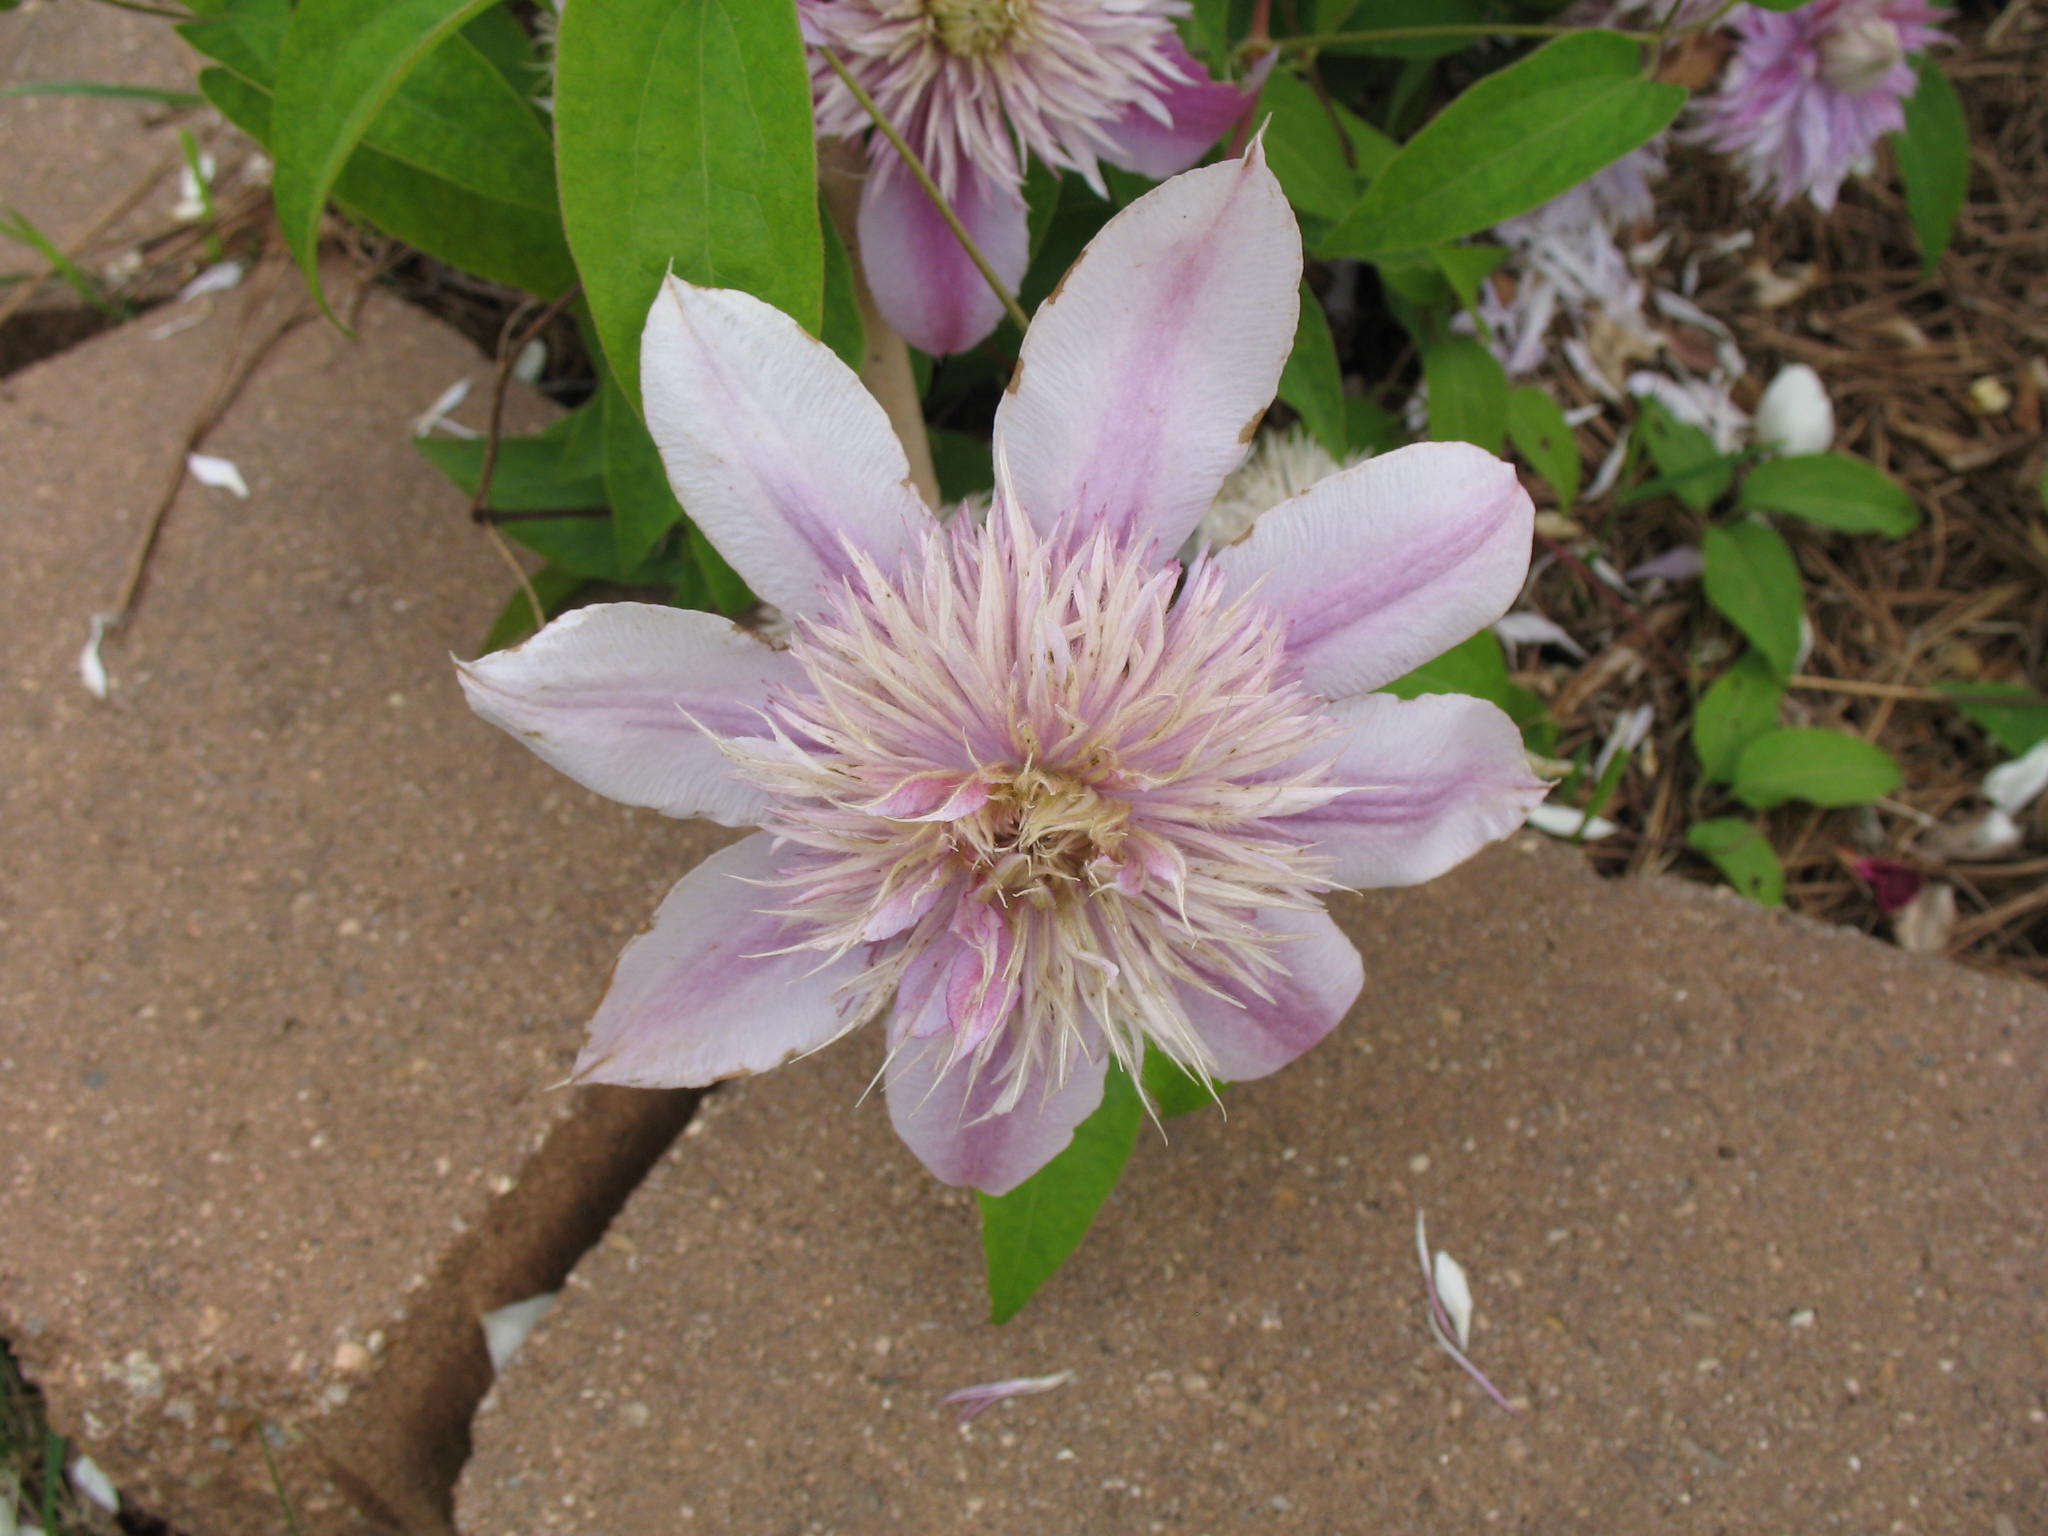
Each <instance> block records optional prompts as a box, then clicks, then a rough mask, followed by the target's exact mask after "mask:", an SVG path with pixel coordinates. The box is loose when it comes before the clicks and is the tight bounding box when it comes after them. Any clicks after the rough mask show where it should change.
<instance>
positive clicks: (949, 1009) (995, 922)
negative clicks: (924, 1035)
mask: <svg viewBox="0 0 2048 1536" xmlns="http://www.w3.org/2000/svg"><path fill="white" fill-rule="evenodd" d="M946 926H947V930H948V931H949V932H950V933H951V934H952V935H953V937H955V938H956V939H958V940H959V941H960V945H961V948H960V952H959V954H958V955H957V956H956V958H955V959H954V961H953V964H952V966H951V968H950V969H949V970H948V971H947V973H946V988H945V992H946V1022H947V1023H948V1024H950V1025H951V1026H952V1029H953V1054H954V1056H955V1057H956V1058H965V1057H966V1056H968V1055H969V1054H970V1053H971V1052H973V1051H974V1050H976V1049H977V1048H978V1047H979V1046H980V1045H981V1042H982V1041H984V1040H986V1039H987V1038H988V1035H989V1031H990V1030H992V1029H994V1028H995V1027H996V1026H997V1025H998V1024H1000V1023H1002V1022H1003V1020H1004V1019H1006V1018H1007V1017H1009V1014H1010V1010H1011V1009H1012V1008H1014V1007H1015V1006H1016V1005H1017V995H1018V992H1019V990H1020V986H1019V982H1018V977H1017V965H1016V962H1017V960H1018V958H1019V956H1018V954H1017V935H1016V931H1015V930H1014V929H1013V928H1012V927H1011V926H1010V924H1009V922H1008V921H1007V920H1006V919H1005V917H1004V915H1003V914H1001V913H999V912H998V911H997V910H996V909H995V906H994V905H993V904H992V903H990V902H986V901H971V900H970V901H963V902H961V903H960V905H959V906H958V907H957V908H956V909H955V910H954V913H953V919H952V921H951V922H950V923H948V924H947V925H946Z"/></svg>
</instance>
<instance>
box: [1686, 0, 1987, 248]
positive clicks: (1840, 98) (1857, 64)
mask: <svg viewBox="0 0 2048 1536" xmlns="http://www.w3.org/2000/svg"><path fill="white" fill-rule="evenodd" d="M1940 14H1941V13H1940V10H1939V8H1937V7H1936V6H1934V5H1932V4H1930V3H1929V0H1812V3H1811V4H1809V5H1804V6H1801V7H1800V8H1799V9H1798V10H1794V11H1767V10H1765V9H1764V8H1763V7H1761V6H1756V5H1745V6H1743V7H1741V8H1740V9H1739V10H1737V11H1736V13H1735V14H1734V15H1733V16H1731V17H1730V18H1729V24H1730V25H1731V26H1732V27H1734V29H1735V31H1736V33H1737V35H1738V41H1737V42H1736V45H1735V54H1734V56H1733V57H1732V58H1731V59H1730V60H1729V61H1728V68H1727V72H1726V74H1725V75H1724V76H1723V77H1722V81H1721V85H1720V88H1719V89H1718V90H1717V91H1715V92H1714V94H1713V95H1711V96H1709V97H1707V98H1706V99H1705V100H1704V101H1702V102H1701V103H1700V108H1699V117H1698V122H1697V126H1696V129H1695V131H1694V136H1695V137H1696V138H1698V139H1699V140H1701V141H1702V142H1704V143H1706V144H1708V145H1710V146H1712V147H1713V148H1714V149H1716V150H1719V151H1720V152H1722V153H1724V154H1728V155H1732V156H1733V157H1734V158H1735V160H1736V163H1737V164H1739V165H1740V166H1741V167H1742V170H1743V173H1744V174H1745V175H1746V176H1747V177H1748V178H1749V189H1750V191H1751V192H1752V193H1753V194H1755V195H1757V196H1762V195H1763V194H1765V193H1769V194H1770V195H1771V197H1772V199H1773V201H1775V202H1776V203H1777V205H1778V206H1779V207H1781V208H1782V207H1784V206H1785V205H1786V204H1788V203H1790V202H1791V201H1792V200H1793V199H1795V198H1797V197H1798V196H1799V195H1800V194H1802V193H1804V194H1805V195H1806V196H1807V197H1809V198H1811V199H1812V200H1813V205H1814V206H1815V207H1816V208H1818V209H1820V210H1821V211H1822V212H1823V213H1825V212H1826V211H1828V210H1829V209H1831V208H1833V207H1834V206H1835V197H1836V195H1837V194H1838V193H1839V192H1840V191H1841V189H1842V182H1843V180H1844V179H1845V178H1846V177H1847V176H1848V175H1849V173H1850V172H1851V171H1852V170H1855V169H1857V167H1858V166H1859V165H1861V164H1863V163H1864V162H1866V161H1868V160H1869V158H1870V156H1871V154H1872V152H1873V151H1875V150H1876V148H1877V141H1878V140H1879V139H1880V138H1882V137H1883V136H1884V135H1885V134H1887V133H1891V132H1894V131H1896V130H1897V129H1899V128H1902V127H1904V126H1905V122H1906V108H1905V102H1906V98H1907V97H1908V96H1910V95H1912V93H1913V87H1914V76H1913V66H1912V65H1911V64H1909V63H1908V62H1907V56H1908V55H1909V54H1913V53H1917V52H1918V51H1920V50H1921V49H1923V48H1926V47H1929V46H1930V45H1932V44H1934V43H1938V42H1946V41H1947V40H1948V39H1947V36H1946V34H1944V33H1943V32H1941V31H1940V30H1939V29H1938V28H1937V27H1936V26H1935V25H1934V23H1935V21H1936V20H1937V19H1938V18H1939V16H1940Z"/></svg>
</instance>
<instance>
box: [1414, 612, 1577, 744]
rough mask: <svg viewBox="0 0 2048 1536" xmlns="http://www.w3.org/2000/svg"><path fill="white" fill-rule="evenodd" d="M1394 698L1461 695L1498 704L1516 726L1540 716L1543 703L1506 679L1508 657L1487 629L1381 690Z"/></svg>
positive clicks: (1524, 724) (1491, 632)
mask: <svg viewBox="0 0 2048 1536" xmlns="http://www.w3.org/2000/svg"><path fill="white" fill-rule="evenodd" d="M1383 691H1385V692H1387V693H1391V694H1392V695H1393V696H1394V697H1395V698H1397V699H1417V698H1420V697H1422V695H1423V694H1425V693H1464V694H1470V695H1471V696H1472V697H1473V698H1475V699H1485V700H1487V701H1488V702H1489V703H1493V704H1497V705H1499V706H1500V707H1501V708H1502V709H1503V710H1505V711H1506V712H1507V716H1508V718H1509V719H1511V720H1513V721H1514V722H1515V724H1517V725H1521V726H1526V725H1529V724H1531V723H1533V722H1534V721H1536V720H1538V719H1540V718H1541V717H1542V715H1543V701H1542V700H1541V699H1540V698H1538V697H1537V696H1536V695H1535V694H1534V693H1532V692H1530V691H1529V690H1528V689H1527V688H1524V687H1522V686H1521V685H1520V684H1518V683H1517V682H1515V680H1514V679H1513V678H1511V677H1510V676H1508V662H1507V657H1506V655H1505V654H1503V652H1502V651H1501V648H1500V640H1499V639H1498V638H1497V637H1496V636H1495V635H1494V633H1493V631H1492V630H1490V629H1482V630H1481V631H1479V633H1478V634H1476V635H1474V636H1473V637H1472V638H1471V639H1469V640H1465V641H1461V642H1460V643H1459V644H1457V645H1454V646H1452V647H1451V648H1450V649H1449V650H1448V651H1445V652H1444V653H1443V654H1442V655H1441V656H1439V657H1437V658H1436V659H1435V660H1434V661H1425V662H1424V663H1423V664H1422V665H1421V666H1419V667H1417V668H1416V669H1415V670H1414V671H1413V672H1410V673H1408V674H1407V675H1406V676H1403V677H1397V678H1395V679H1394V680H1393V681H1392V682H1391V683H1389V684H1387V686H1386V688H1385V689H1384V690H1383Z"/></svg>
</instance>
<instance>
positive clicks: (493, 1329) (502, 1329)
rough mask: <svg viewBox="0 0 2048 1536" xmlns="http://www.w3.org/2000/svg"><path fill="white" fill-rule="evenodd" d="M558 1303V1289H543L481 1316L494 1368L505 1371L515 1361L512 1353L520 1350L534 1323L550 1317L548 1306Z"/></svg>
mask: <svg viewBox="0 0 2048 1536" xmlns="http://www.w3.org/2000/svg"><path fill="white" fill-rule="evenodd" d="M554 1304H555V1293H554V1292H553V1291H543V1292H542V1293H541V1294H540V1295H538V1296H529V1297H527V1298H526V1300H524V1301H514V1302H509V1303H507V1304H506V1305H504V1306H502V1307H499V1308H498V1309H497V1310H496V1311H495V1312H486V1313H485V1314H484V1315H483V1316H482V1317H481V1318H479V1319H478V1321H479V1322H481V1323H482V1324H483V1326H484V1348H485V1349H487V1350H489V1351H490V1355H491V1370H492V1371H493V1372H502V1371H503V1370H504V1369H505V1367H506V1366H508V1365H510V1364H511V1363H512V1357H513V1356H514V1355H516V1354H518V1353H519V1346H520V1345H522V1344H524V1343H525V1342H526V1336H527V1335H528V1334H529V1333H531V1332H533V1327H534V1324H536V1323H538V1322H539V1321H540V1320H541V1319H542V1318H544V1317H546V1316H547V1315H548V1308H550V1307H552V1306H553V1305H554Z"/></svg>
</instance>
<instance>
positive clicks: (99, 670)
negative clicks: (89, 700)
mask: <svg viewBox="0 0 2048 1536" xmlns="http://www.w3.org/2000/svg"><path fill="white" fill-rule="evenodd" d="M110 617H111V616H110V615H108V614H104V613H96V614H94V615H93V616H92V634H91V635H90V636H89V637H88V638H87V640H86V642H85V649H84V650H82V651H80V652H79V653H78V677H79V681H80V682H82V683H84V684H85V691H86V692H87V693H89V694H91V695H92V696H93V697H94V698H96V699H104V698H105V697H106V696H107V689H108V679H107V664H106V663H105V662H104V661H102V660H100V642H101V641H102V640H104V639H106V637H107V623H108V620H109V618H110Z"/></svg>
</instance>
